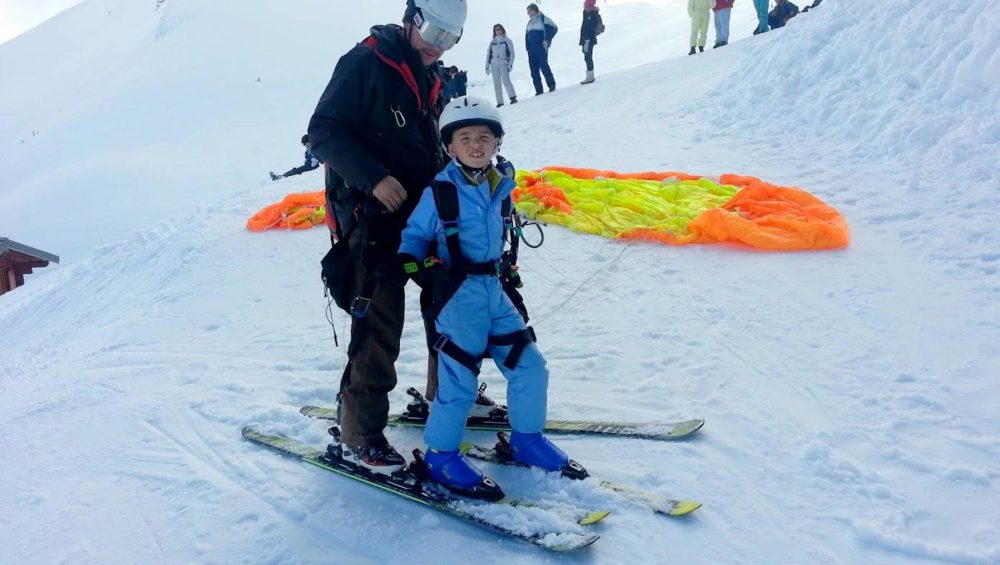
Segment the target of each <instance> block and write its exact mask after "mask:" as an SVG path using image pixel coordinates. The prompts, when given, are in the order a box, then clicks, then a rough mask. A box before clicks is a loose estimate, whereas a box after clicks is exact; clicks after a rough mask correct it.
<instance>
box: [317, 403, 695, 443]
mask: <svg viewBox="0 0 1000 565" xmlns="http://www.w3.org/2000/svg"><path fill="white" fill-rule="evenodd" d="M299 412H301V413H302V415H303V416H308V417H310V418H317V419H321V420H336V419H337V409H336V408H328V407H322V406H303V407H302V409H300V410H299ZM426 424H427V418H426V417H424V416H413V415H410V414H408V413H403V414H390V415H389V425H390V426H406V427H411V428H422V427H424V426H425V425H426ZM704 425H705V420H701V419H695V420H685V421H683V422H661V423H646V424H641V423H625V422H598V421H587V420H549V421H547V422H545V430H544V431H545V432H546V433H550V434H585V435H586V434H593V435H608V436H621V437H630V438H636V439H651V440H659V441H671V440H678V439H683V438H686V437H688V436H690V435H691V434H693V433H695V432H697V431H698V430H700V429H701V427H702V426H704ZM466 429H468V430H473V431H487V432H489V431H510V423H509V422H508V421H507V418H506V416H502V417H497V418H492V417H491V418H469V421H468V422H467V423H466Z"/></svg>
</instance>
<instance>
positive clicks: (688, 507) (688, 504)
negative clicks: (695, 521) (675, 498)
mask: <svg viewBox="0 0 1000 565" xmlns="http://www.w3.org/2000/svg"><path fill="white" fill-rule="evenodd" d="M699 508H701V503H700V502H692V501H681V502H678V503H677V506H675V507H674V509H673V510H671V511H670V515H671V516H687V515H688V514H690V513H692V512H694V511H695V510H697V509H699Z"/></svg>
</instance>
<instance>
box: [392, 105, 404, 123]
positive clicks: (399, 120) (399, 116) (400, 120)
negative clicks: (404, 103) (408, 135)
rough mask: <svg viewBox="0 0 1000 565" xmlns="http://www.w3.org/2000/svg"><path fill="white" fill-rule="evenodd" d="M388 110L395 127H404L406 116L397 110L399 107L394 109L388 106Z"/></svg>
mask: <svg viewBox="0 0 1000 565" xmlns="http://www.w3.org/2000/svg"><path fill="white" fill-rule="evenodd" d="M389 109H390V110H392V116H393V117H394V118H396V125H397V126H399V127H405V126H406V116H404V115H403V112H402V111H401V110H400V109H399V106H396V107H392V106H389Z"/></svg>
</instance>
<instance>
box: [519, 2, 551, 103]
mask: <svg viewBox="0 0 1000 565" xmlns="http://www.w3.org/2000/svg"><path fill="white" fill-rule="evenodd" d="M558 31H559V27H558V26H556V24H555V22H553V21H552V20H551V19H549V18H548V16H546V15H545V14H543V13H542V12H541V11H539V9H538V5H537V4H528V25H527V28H526V33H525V37H524V46H525V47H526V48H527V49H528V67H529V68H530V69H531V82H532V83H534V85H535V96H538V95H539V94H544V91H543V90H542V77H541V76H539V75H544V76H545V84H546V85H547V86H548V87H549V92H552V91H553V90H555V89H556V79H555V77H553V76H552V69H550V68H549V46H551V45H552V38H553V37H555V36H556V33H558Z"/></svg>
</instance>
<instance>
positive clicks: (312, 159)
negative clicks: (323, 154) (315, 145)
mask: <svg viewBox="0 0 1000 565" xmlns="http://www.w3.org/2000/svg"><path fill="white" fill-rule="evenodd" d="M302 147H305V148H306V162H305V163H303V164H302V166H300V167H295V168H294V169H289V170H288V171H285V172H284V173H282V174H280V175H276V174H274V171H270V173H271V180H278V179H283V178H285V177H291V176H295V175H301V174H302V173H304V172H306V171H312V170H315V169H318V168H319V166H320V162H319V159H317V158H316V156H315V155H313V152H312V149H311V148H310V144H309V136H308V135H303V136H302Z"/></svg>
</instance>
